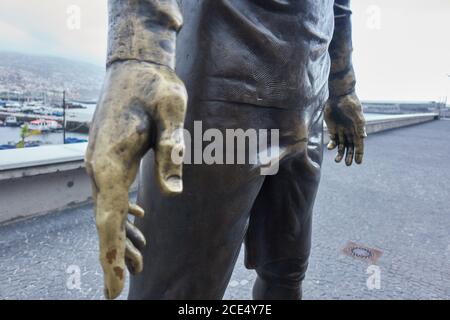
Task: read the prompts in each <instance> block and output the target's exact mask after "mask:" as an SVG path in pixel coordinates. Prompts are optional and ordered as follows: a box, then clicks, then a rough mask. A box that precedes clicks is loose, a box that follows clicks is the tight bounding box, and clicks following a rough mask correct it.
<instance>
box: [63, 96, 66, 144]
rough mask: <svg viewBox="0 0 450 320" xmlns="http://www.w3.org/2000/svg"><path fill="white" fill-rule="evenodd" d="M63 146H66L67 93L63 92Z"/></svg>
mask: <svg viewBox="0 0 450 320" xmlns="http://www.w3.org/2000/svg"><path fill="white" fill-rule="evenodd" d="M63 144H66V91H65V90H64V91H63Z"/></svg>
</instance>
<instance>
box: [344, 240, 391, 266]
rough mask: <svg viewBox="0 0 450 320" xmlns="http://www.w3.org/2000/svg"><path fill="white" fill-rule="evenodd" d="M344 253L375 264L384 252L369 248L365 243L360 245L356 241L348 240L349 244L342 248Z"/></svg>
mask: <svg viewBox="0 0 450 320" xmlns="http://www.w3.org/2000/svg"><path fill="white" fill-rule="evenodd" d="M342 253H343V254H345V255H346V256H349V257H352V258H355V259H358V260H363V261H367V262H370V263H372V264H375V263H376V262H377V261H378V259H379V258H380V257H381V255H382V254H383V252H382V251H381V250H378V249H374V248H369V247H367V246H364V245H360V244H357V243H354V242H348V243H347V245H346V246H345V247H344V249H343V250H342Z"/></svg>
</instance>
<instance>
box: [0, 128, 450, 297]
mask: <svg viewBox="0 0 450 320" xmlns="http://www.w3.org/2000/svg"><path fill="white" fill-rule="evenodd" d="M449 136H450V121H434V122H432V123H427V124H422V125H417V126H413V127H408V128H404V129H398V130H394V131H389V132H385V133H380V134H376V135H373V136H369V137H368V138H367V150H366V157H365V162H364V165H363V166H361V167H356V166H355V167H351V168H346V167H345V166H344V165H336V164H334V162H333V156H334V152H333V153H331V152H328V151H326V152H325V158H324V165H323V176H322V184H321V187H320V191H319V194H318V197H317V202H316V207H315V214H314V230H313V248H312V255H311V261H310V267H309V270H308V273H307V278H306V280H305V284H304V297H305V299H449V298H450V185H449V183H450V162H449V155H450V144H449V143H448V137H449ZM31 196H32V195H30V197H31ZM10 205H14V204H13V203H11V204H10ZM0 210H1V208H0ZM348 241H352V242H356V243H358V244H361V245H365V246H368V247H370V248H376V249H378V250H381V251H382V255H381V257H380V258H379V260H378V262H377V266H378V267H376V268H378V269H376V270H375V271H379V275H380V277H379V280H380V281H379V285H380V289H376V288H373V289H372V290H369V288H368V287H367V285H366V281H367V279H368V278H369V277H371V279H374V278H373V277H374V276H376V274H375V275H371V274H368V273H367V271H368V267H369V266H370V263H368V262H367V261H361V260H357V259H355V258H352V257H349V256H346V255H344V254H342V249H343V248H344V247H345V245H346V244H347V242H348ZM242 258H243V257H242V254H241V256H240V258H239V260H238V263H237V265H236V268H235V271H234V274H233V276H232V279H231V282H230V284H229V287H228V289H227V292H226V295H225V298H226V299H248V298H250V297H251V287H252V283H253V281H254V278H255V275H254V273H253V272H252V271H249V270H246V269H245V268H244V267H243V259H242ZM0 270H1V272H0V299H102V274H101V270H100V265H99V263H98V260H97V237H96V231H95V225H94V220H93V215H92V207H91V206H89V205H87V206H84V207H81V208H74V209H70V210H66V211H64V212H59V213H55V214H51V215H47V216H44V217H38V218H34V219H31V220H28V221H24V222H17V223H13V224H8V225H3V226H0ZM78 270H79V271H80V281H81V282H80V287H79V289H77V288H73V284H74V283H73V282H71V281H70V280H71V279H73V276H72V277H71V272H72V274H73V272H75V273H76V272H77V271H78ZM370 270H373V267H370V268H369V271H370ZM371 283H375V284H377V283H376V281H375V282H371ZM71 284H72V285H71ZM375 287H376V286H375ZM122 298H125V294H124V295H123V296H122Z"/></svg>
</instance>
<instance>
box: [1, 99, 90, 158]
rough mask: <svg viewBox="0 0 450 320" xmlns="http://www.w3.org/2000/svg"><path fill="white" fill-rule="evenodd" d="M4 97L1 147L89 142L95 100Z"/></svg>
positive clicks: (2, 102)
mask: <svg viewBox="0 0 450 320" xmlns="http://www.w3.org/2000/svg"><path fill="white" fill-rule="evenodd" d="M64 105H65V108H63V107H62V106H58V105H57V104H55V103H51V104H50V103H49V104H47V103H45V101H2V100H0V150H2V149H3V150H4V149H14V148H20V147H37V146H41V145H52V144H65V143H77V142H86V141H87V138H88V132H89V123H90V122H91V120H92V117H93V114H94V111H95V107H96V105H95V103H80V102H73V101H70V102H67V103H64Z"/></svg>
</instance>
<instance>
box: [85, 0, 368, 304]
mask: <svg viewBox="0 0 450 320" xmlns="http://www.w3.org/2000/svg"><path fill="white" fill-rule="evenodd" d="M350 14H351V11H350V9H349V0H336V1H333V0H324V1H315V0H179V1H176V0H109V49H108V59H107V74H106V79H105V83H104V87H103V91H102V95H101V97H100V100H99V104H98V107H97V110H96V113H95V117H94V121H93V125H92V127H91V133H90V139H89V146H88V151H87V154H86V166H87V170H88V173H89V175H90V177H91V178H92V185H93V194H94V201H95V214H96V224H97V229H98V234H99V240H100V261H101V264H102V267H103V271H104V276H105V295H106V297H107V298H109V299H113V298H115V297H117V296H118V295H119V294H120V293H121V291H122V289H123V286H124V281H125V265H126V266H127V267H128V269H129V271H130V273H131V274H132V276H131V284H130V292H129V298H130V299H221V298H222V297H223V294H224V292H225V289H226V287H227V284H228V281H229V279H230V276H231V273H232V270H233V267H234V264H235V261H236V259H237V256H238V253H239V250H240V247H241V244H242V242H243V241H245V247H246V266H247V267H248V268H252V269H255V270H256V272H257V275H258V277H257V280H256V283H255V285H254V289H253V296H254V298H255V299H300V298H301V294H302V292H301V283H302V280H303V279H304V276H305V272H306V268H307V264H308V256H309V251H310V241H311V216H312V209H313V204H314V199H315V196H316V192H317V188H318V185H319V180H320V166H321V162H322V145H323V142H322V141H323V140H322V132H323V118H324V117H325V120H326V122H327V126H328V131H329V134H330V138H331V141H330V143H329V145H328V148H329V149H333V148H335V147H338V154H337V156H336V162H340V161H341V160H342V159H343V158H345V163H346V164H347V165H351V164H352V162H353V159H354V160H355V162H356V163H358V164H360V163H361V162H362V157H363V139H364V137H365V129H364V117H363V114H362V111H361V104H360V102H359V100H358V98H357V97H356V95H355V76H354V72H353V67H352V62H351V52H352V43H351V23H350ZM175 57H176V60H175ZM330 57H331V59H330ZM330 69H331V72H330ZM188 97H189V99H188ZM327 101H328V102H327ZM194 121H202V125H203V128H204V129H210V128H215V129H217V130H219V131H220V132H224V131H226V130H227V129H230V128H231V129H236V128H241V129H243V130H246V129H250V128H257V129H260V128H265V129H273V128H276V129H279V132H280V141H279V149H280V150H281V153H280V156H279V171H278V173H277V174H276V175H270V176H263V175H261V174H259V171H258V169H259V168H258V165H254V164H235V165H224V164H212V165H211V164H185V165H184V166H182V165H181V164H180V163H175V162H174V161H173V159H172V155H173V152H174V151H175V152H176V153H178V154H179V155H180V156H183V152H186V150H185V143H184V139H183V134H182V133H181V131H180V130H179V129H181V128H183V127H184V128H185V129H186V130H188V131H189V132H193V130H194ZM141 159H142V161H141ZM139 168H140V179H139V183H140V184H139V191H138V200H137V202H138V203H137V205H135V204H131V203H129V198H128V191H129V188H130V186H131V184H132V183H133V181H134V179H135V177H136V175H137V172H138V170H139ZM144 212H145V215H144ZM128 214H132V215H134V216H135V217H136V219H135V223H134V224H133V223H131V222H129V221H128V219H127V216H128Z"/></svg>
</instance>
